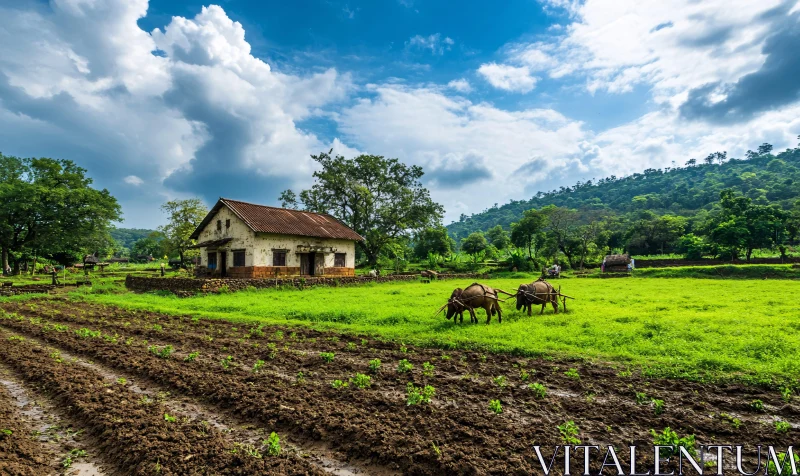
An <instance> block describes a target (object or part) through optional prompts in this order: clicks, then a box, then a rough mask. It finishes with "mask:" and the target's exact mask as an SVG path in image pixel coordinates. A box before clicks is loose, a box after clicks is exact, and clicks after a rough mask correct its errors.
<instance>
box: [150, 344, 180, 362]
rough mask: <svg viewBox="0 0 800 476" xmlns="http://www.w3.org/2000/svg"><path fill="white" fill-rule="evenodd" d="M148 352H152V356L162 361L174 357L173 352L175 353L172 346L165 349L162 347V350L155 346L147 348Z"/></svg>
mask: <svg viewBox="0 0 800 476" xmlns="http://www.w3.org/2000/svg"><path fill="white" fill-rule="evenodd" d="M147 351H148V352H150V353H151V354H153V355H155V356H156V357H159V358H162V359H169V358H170V356H171V355H172V352H173V351H174V349H173V348H172V346H171V345H165V346H164V347H160V348H159V347H156V346H154V345H151V346H150V347H148V348H147Z"/></svg>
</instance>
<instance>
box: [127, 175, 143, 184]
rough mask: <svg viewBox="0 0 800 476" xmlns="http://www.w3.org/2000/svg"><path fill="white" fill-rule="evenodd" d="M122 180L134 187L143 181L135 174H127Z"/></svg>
mask: <svg viewBox="0 0 800 476" xmlns="http://www.w3.org/2000/svg"><path fill="white" fill-rule="evenodd" d="M122 181H123V182H125V183H127V184H128V185H133V186H134V187H138V186H139V185H142V184H143V183H144V180H142V179H140V178H139V177H137V176H135V175H128V176H127V177H125V178H124V179H123V180H122Z"/></svg>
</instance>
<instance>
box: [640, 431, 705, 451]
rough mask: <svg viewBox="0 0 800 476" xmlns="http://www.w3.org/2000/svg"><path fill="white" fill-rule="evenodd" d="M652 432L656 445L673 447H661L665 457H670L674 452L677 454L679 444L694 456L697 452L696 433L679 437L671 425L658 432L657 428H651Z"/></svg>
mask: <svg viewBox="0 0 800 476" xmlns="http://www.w3.org/2000/svg"><path fill="white" fill-rule="evenodd" d="M650 434H651V435H652V436H653V444H654V445H658V446H670V447H671V449H670V448H661V451H660V454H661V456H662V457H663V458H668V457H670V456H672V455H674V454H677V453H678V447H679V446H683V447H684V448H686V452H687V453H689V454H690V455H692V456H695V455H696V454H697V449H695V439H694V435H689V436H685V437H683V438H681V437H678V434H677V433H675V432H674V431H672V429H671V428H670V427H666V428H664V430H663V431H662V432H661V433H656V431H655V430H653V429H651V430H650Z"/></svg>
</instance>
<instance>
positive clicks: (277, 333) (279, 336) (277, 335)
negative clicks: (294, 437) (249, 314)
mask: <svg viewBox="0 0 800 476" xmlns="http://www.w3.org/2000/svg"><path fill="white" fill-rule="evenodd" d="M272 338H273V339H275V340H283V332H281V331H275V333H274V334H272ZM274 434H275V433H273V435H274Z"/></svg>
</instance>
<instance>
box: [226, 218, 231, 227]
mask: <svg viewBox="0 0 800 476" xmlns="http://www.w3.org/2000/svg"><path fill="white" fill-rule="evenodd" d="M230 227H231V220H230V218H229V219H227V220H225V228H230Z"/></svg>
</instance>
